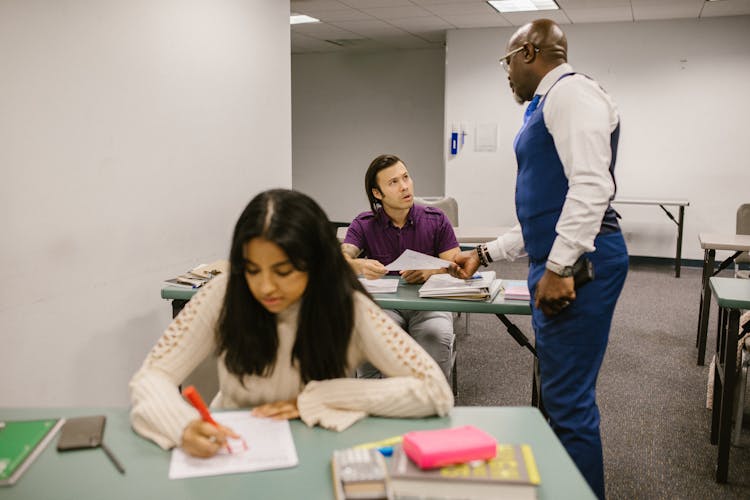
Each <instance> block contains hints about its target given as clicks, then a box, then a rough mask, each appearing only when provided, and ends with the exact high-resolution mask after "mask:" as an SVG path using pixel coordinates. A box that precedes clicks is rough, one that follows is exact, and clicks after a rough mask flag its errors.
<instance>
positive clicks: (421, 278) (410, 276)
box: [399, 269, 445, 283]
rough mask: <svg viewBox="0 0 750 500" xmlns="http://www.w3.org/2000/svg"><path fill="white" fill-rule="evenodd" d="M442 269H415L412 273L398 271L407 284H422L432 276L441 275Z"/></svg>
mask: <svg viewBox="0 0 750 500" xmlns="http://www.w3.org/2000/svg"><path fill="white" fill-rule="evenodd" d="M443 272H445V271H443V270H442V269H416V270H413V271H399V274H400V275H401V277H402V278H404V281H406V282H407V283H424V282H425V281H427V278H429V277H430V276H432V275H433V274H438V273H443Z"/></svg>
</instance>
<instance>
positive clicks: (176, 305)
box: [172, 299, 188, 319]
mask: <svg viewBox="0 0 750 500" xmlns="http://www.w3.org/2000/svg"><path fill="white" fill-rule="evenodd" d="M187 303H188V301H187V300H184V299H173V300H172V319H174V318H176V317H177V315H178V314H180V311H182V308H183V307H185V305H186V304H187Z"/></svg>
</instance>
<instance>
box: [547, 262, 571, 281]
mask: <svg viewBox="0 0 750 500" xmlns="http://www.w3.org/2000/svg"><path fill="white" fill-rule="evenodd" d="M545 267H546V268H547V269H549V270H550V271H552V272H553V273H555V274H556V275H558V276H560V277H561V278H570V277H571V276H573V266H563V265H561V264H558V263H557V262H552V261H551V260H548V261H547V264H545Z"/></svg>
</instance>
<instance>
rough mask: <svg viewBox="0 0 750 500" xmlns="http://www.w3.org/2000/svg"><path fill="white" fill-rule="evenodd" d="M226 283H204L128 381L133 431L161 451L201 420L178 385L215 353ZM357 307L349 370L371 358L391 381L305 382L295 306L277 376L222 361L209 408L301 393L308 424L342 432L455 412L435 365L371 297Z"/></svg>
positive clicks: (284, 328) (284, 323)
mask: <svg viewBox="0 0 750 500" xmlns="http://www.w3.org/2000/svg"><path fill="white" fill-rule="evenodd" d="M226 285H227V278H226V275H219V276H217V277H216V278H214V279H212V280H211V281H210V282H209V283H208V284H207V285H205V286H204V287H203V288H202V289H201V290H200V291H199V292H198V293H197V294H196V295H195V296H194V297H193V299H192V300H191V301H190V302H188V304H187V306H186V307H185V308H184V309H183V310H182V312H181V313H180V314H179V315H178V316H177V317H176V318H175V320H174V321H173V322H172V324H170V325H169V327H168V328H167V330H166V331H165V332H164V334H163V335H162V336H161V338H160V339H159V341H158V342H157V344H156V346H154V348H153V349H151V352H150V353H149V354H148V356H147V358H146V360H145V361H144V362H143V365H142V366H141V368H140V370H138V372H137V373H136V374H135V375H134V376H133V379H132V380H131V381H130V399H131V402H132V410H131V414H130V419H131V423H132V425H133V428H134V429H135V431H136V432H137V433H138V434H140V435H142V436H144V437H146V438H148V439H151V440H153V441H155V442H156V443H157V444H159V446H161V447H162V448H172V447H174V446H178V445H180V443H181V441H182V432H183V429H184V428H185V426H186V425H187V424H188V422H190V421H191V420H194V419H197V418H199V415H198V412H197V411H196V410H195V409H193V407H192V406H190V405H189V404H188V403H187V402H185V401H184V400H183V399H182V397H181V396H180V394H179V392H178V390H177V386H178V385H179V384H180V383H181V382H182V381H183V380H184V379H185V378H186V377H187V376H188V375H189V374H190V373H191V372H192V371H193V369H194V368H195V367H197V366H198V365H199V364H200V362H201V361H203V359H205V358H206V357H207V356H209V355H211V354H212V353H213V352H214V351H215V348H216V345H215V330H216V325H217V323H218V318H219V313H220V311H221V307H222V303H223V299H224V294H225V291H226ZM354 309H355V318H354V329H353V331H352V337H351V341H350V344H349V349H348V352H347V360H348V363H347V371H348V373H349V374H350V375H351V374H353V373H354V370H355V368H356V367H357V366H359V365H360V364H362V363H363V362H364V361H369V362H370V363H372V364H373V365H375V366H376V367H377V368H378V369H379V370H380V371H381V372H382V373H383V375H384V376H387V377H388V378H384V379H355V378H344V379H332V380H322V381H313V382H310V383H308V384H307V385H303V384H302V381H301V378H300V373H299V368H298V366H297V363H296V362H294V363H292V362H291V352H292V347H293V345H294V339H295V335H296V331H297V317H298V313H299V304H296V305H295V306H292V307H290V308H289V309H287V310H286V311H284V312H282V313H281V314H279V315H277V331H278V336H279V350H278V354H277V358H276V359H277V361H276V367H275V369H274V371H273V373H271V374H270V375H269V376H266V377H260V376H255V375H253V376H249V375H245V376H244V377H242V379H240V378H239V377H237V376H235V375H233V374H231V373H229V372H228V371H227V369H226V366H225V364H224V361H223V356H221V357H220V358H219V361H218V374H219V393H218V394H217V395H216V397H215V398H214V400H213V402H212V403H211V407H213V408H246V407H252V406H256V405H260V404H263V403H270V402H274V401H280V400H287V399H291V398H294V397H295V396H296V397H297V406H298V408H299V412H300V417H301V419H302V421H303V422H305V423H306V424H307V425H308V426H313V425H315V424H319V425H321V426H322V427H325V428H328V429H332V430H337V431H341V430H343V429H346V428H347V427H349V426H350V425H352V424H353V423H354V422H356V421H357V420H359V419H361V418H363V417H365V416H366V415H368V414H369V415H379V416H386V417H423V416H428V415H434V414H437V415H441V416H442V415H446V414H447V413H448V412H449V411H450V409H451V408H452V407H453V394H452V393H451V390H450V387H449V386H448V383H447V382H446V380H445V376H444V375H443V372H442V371H440V368H439V367H438V365H437V364H436V363H435V361H433V359H432V358H431V357H430V356H429V355H428V354H427V353H425V352H424V351H423V350H422V348H421V347H420V346H419V345H418V344H417V343H416V342H415V341H414V340H413V339H412V338H411V337H410V336H409V335H407V334H406V333H404V331H403V330H401V329H400V328H399V327H398V326H397V325H396V324H395V323H393V321H392V320H391V319H390V318H389V317H388V316H386V315H385V314H383V312H382V311H381V310H380V308H379V307H378V306H377V305H376V304H374V303H373V302H372V301H371V300H370V299H368V298H367V297H366V296H365V295H363V294H361V293H356V295H355V300H354ZM321 349H325V346H321ZM243 382H244V384H243Z"/></svg>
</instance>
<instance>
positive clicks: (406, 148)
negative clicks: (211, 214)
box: [292, 48, 445, 221]
mask: <svg viewBox="0 0 750 500" xmlns="http://www.w3.org/2000/svg"><path fill="white" fill-rule="evenodd" d="M444 81H445V52H444V51H443V49H442V48H441V49H428V50H390V51H382V52H374V53H366V52H348V53H341V54H339V53H326V54H298V55H293V56H292V136H293V141H292V144H293V148H292V151H293V154H292V157H293V164H294V168H293V185H294V188H295V189H299V190H300V191H303V192H306V193H308V194H309V195H311V196H312V197H314V198H315V199H316V200H317V201H318V202H319V203H320V204H321V205H322V206H323V208H324V209H325V210H326V212H327V213H328V216H329V217H330V218H331V219H332V220H339V221H350V220H352V219H353V218H354V217H355V216H356V215H357V214H358V213H360V212H362V211H364V210H368V209H369V208H368V204H367V198H366V196H365V192H364V176H365V171H366V170H367V166H368V165H369V164H370V162H371V161H372V159H373V158H375V157H376V156H377V155H379V154H381V153H392V154H396V155H398V156H399V157H400V158H402V159H403V160H404V162H406V165H407V166H408V168H409V171H410V172H411V174H412V176H413V177H414V185H415V191H416V193H417V195H420V196H432V195H442V194H443V189H444V183H445V181H444V174H443V150H442V135H443V102H444V101H443V100H444V94H443V89H444Z"/></svg>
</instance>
